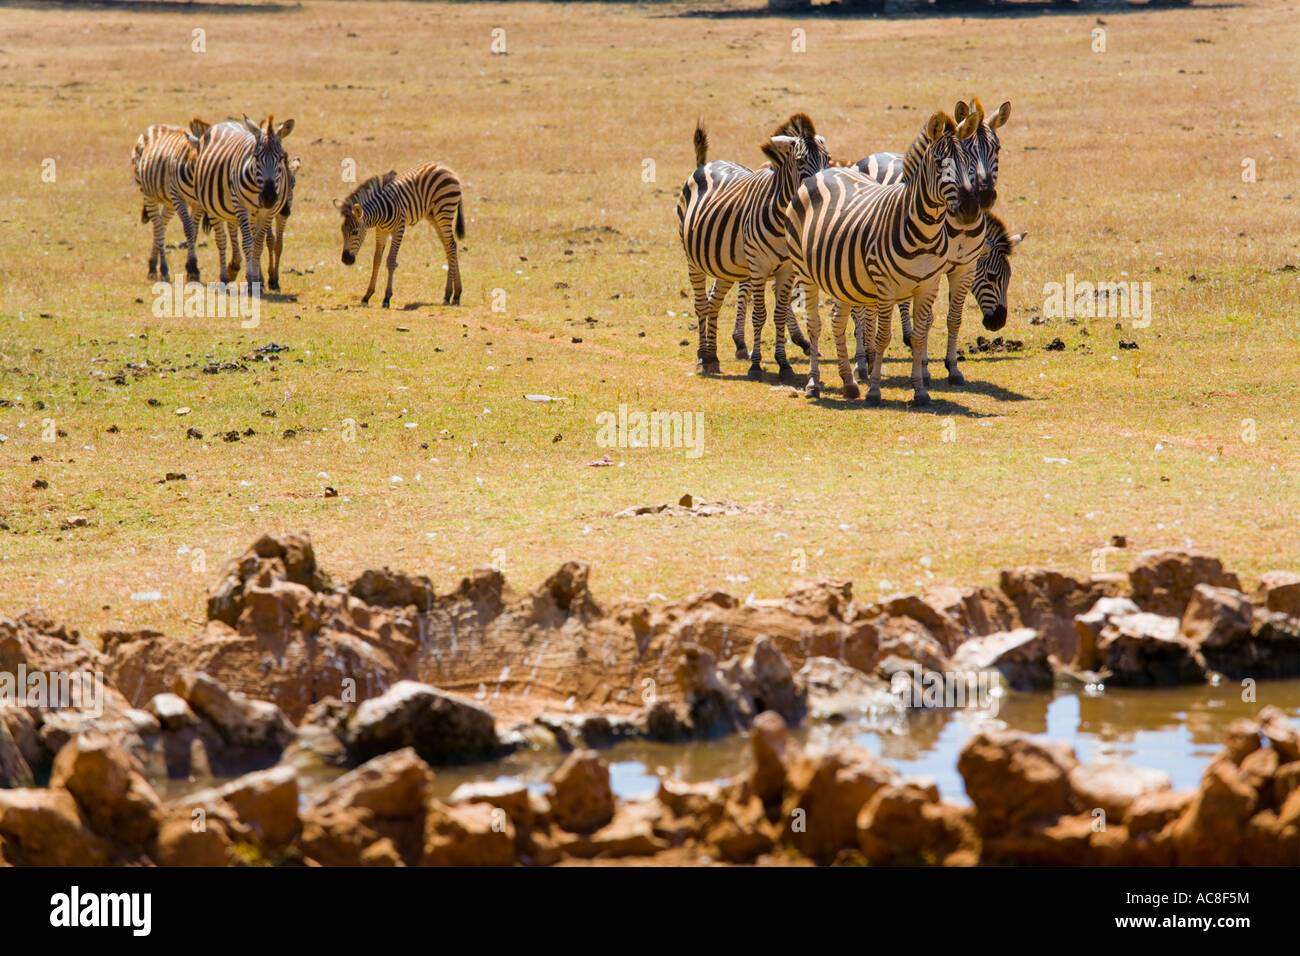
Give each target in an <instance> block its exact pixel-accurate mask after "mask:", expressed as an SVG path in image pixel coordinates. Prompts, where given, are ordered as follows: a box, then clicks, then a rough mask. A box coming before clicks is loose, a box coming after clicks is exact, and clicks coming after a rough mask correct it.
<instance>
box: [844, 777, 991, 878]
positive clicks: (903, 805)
mask: <svg viewBox="0 0 1300 956" xmlns="http://www.w3.org/2000/svg"><path fill="white" fill-rule="evenodd" d="M858 847H859V849H861V851H862V854H863V856H865V857H866V859H867V862H868V863H870V864H871V865H872V866H935V865H943V866H970V865H973V864H974V863H975V862H976V861H977V860H978V859H979V840H978V838H977V837H976V835H975V832H974V827H973V826H972V825H971V822H970V814H969V813H967V812H966V811H963V810H962V809H961V808H959V807H955V806H953V805H952V804H948V803H944V802H943V801H941V800H940V799H939V797H938V794H937V793H935V792H933V791H932V790H927V789H925V788H922V787H917V786H914V785H908V784H903V785H899V786H892V785H891V786H884V787H881V788H880V789H879V790H877V791H876V793H875V795H874V796H873V797H872V798H871V799H870V800H868V801H867V803H866V804H865V805H864V806H863V807H862V811H861V812H860V813H859V814H858Z"/></svg>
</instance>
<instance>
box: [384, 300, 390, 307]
mask: <svg viewBox="0 0 1300 956" xmlns="http://www.w3.org/2000/svg"><path fill="white" fill-rule="evenodd" d="M388 302H389V300H388V299H385V300H384V308H385V309H386V308H388Z"/></svg>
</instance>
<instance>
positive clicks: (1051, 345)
mask: <svg viewBox="0 0 1300 956" xmlns="http://www.w3.org/2000/svg"><path fill="white" fill-rule="evenodd" d="M1047 351H1049V352H1064V351H1065V342H1063V341H1062V340H1061V337H1060V336H1059V335H1058V336H1057V337H1056V338H1054V339H1052V341H1050V342H1048V343H1047Z"/></svg>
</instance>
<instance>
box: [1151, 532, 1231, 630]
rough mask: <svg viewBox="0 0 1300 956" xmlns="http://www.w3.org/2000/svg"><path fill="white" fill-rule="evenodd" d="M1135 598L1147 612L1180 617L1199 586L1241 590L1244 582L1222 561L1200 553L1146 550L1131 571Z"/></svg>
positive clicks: (1170, 549)
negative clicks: (1227, 568)
mask: <svg viewBox="0 0 1300 956" xmlns="http://www.w3.org/2000/svg"><path fill="white" fill-rule="evenodd" d="M1128 579H1129V587H1130V589H1131V591H1132V595H1131V596H1132V598H1133V600H1134V601H1135V602H1136V603H1137V605H1138V607H1140V608H1141V609H1142V610H1144V611H1150V612H1151V613H1152V614H1161V615H1164V616H1167V617H1177V618H1181V617H1182V616H1183V612H1184V611H1186V610H1187V604H1188V602H1189V601H1191V599H1192V592H1193V590H1195V588H1196V586H1197V585H1198V584H1209V585H1212V586H1214V587H1222V588H1231V589H1232V590H1234V591H1240V590H1241V582H1240V581H1239V580H1238V579H1237V576H1236V575H1235V574H1233V573H1232V572H1231V571H1225V570H1224V568H1223V562H1222V561H1220V560H1219V559H1218V558H1216V557H1214V556H1213V555H1209V554H1204V553H1202V552H1200V551H1183V550H1179V549H1176V548H1169V549H1165V550H1160V551H1144V552H1142V554H1140V555H1138V557H1137V560H1135V561H1134V562H1133V566H1132V567H1130V568H1129V572H1128Z"/></svg>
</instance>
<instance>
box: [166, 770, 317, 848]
mask: <svg viewBox="0 0 1300 956" xmlns="http://www.w3.org/2000/svg"><path fill="white" fill-rule="evenodd" d="M214 794H215V796H216V797H217V798H219V799H221V800H224V801H225V802H226V803H227V804H228V805H229V806H230V807H231V808H233V809H234V811H235V813H236V814H237V815H238V817H239V820H240V822H241V823H243V824H244V825H245V826H247V827H248V830H249V832H250V835H251V836H252V838H253V839H254V840H255V841H257V843H259V844H261V845H262V846H263V847H268V848H278V847H283V846H287V845H288V844H290V843H292V842H293V840H294V839H295V838H296V837H297V836H298V833H299V831H300V830H301V829H302V821H301V820H300V819H299V817H298V775H297V773H296V772H295V771H294V769H293V768H292V767H286V766H278V767H272V768H271V769H269V770H261V771H257V772H255V773H249V774H245V775H244V776H242V777H239V778H238V779H236V780H232V781H230V782H229V783H226V784H223V785H222V786H220V787H218V788H217V789H216V790H215V791H214ZM196 798H197V795H196V796H191V797H190V798H189V799H188V800H187V801H186V802H187V803H192V802H196Z"/></svg>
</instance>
